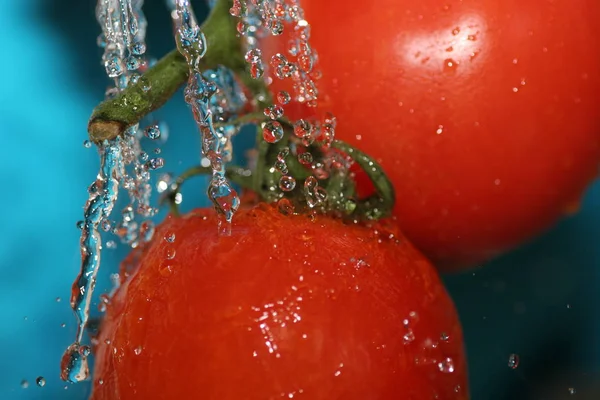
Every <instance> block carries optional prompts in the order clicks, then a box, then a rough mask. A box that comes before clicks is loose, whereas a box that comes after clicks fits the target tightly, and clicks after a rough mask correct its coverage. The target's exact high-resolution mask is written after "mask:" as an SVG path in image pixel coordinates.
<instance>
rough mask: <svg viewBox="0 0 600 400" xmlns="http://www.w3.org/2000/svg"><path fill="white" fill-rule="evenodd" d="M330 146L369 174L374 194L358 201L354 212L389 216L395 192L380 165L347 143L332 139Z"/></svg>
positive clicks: (376, 216) (369, 216)
mask: <svg viewBox="0 0 600 400" xmlns="http://www.w3.org/2000/svg"><path fill="white" fill-rule="evenodd" d="M331 146H332V147H333V148H335V149H338V150H340V151H342V152H344V153H346V154H347V155H348V156H349V157H350V158H352V159H353V160H354V161H355V162H356V163H357V164H358V165H359V166H360V167H361V168H362V169H363V171H365V173H366V174H367V175H368V176H369V179H370V180H371V182H372V183H373V186H374V187H375V191H376V194H375V195H374V196H371V197H369V198H367V199H365V200H362V201H360V202H358V203H357V208H356V210H355V213H358V215H364V216H366V217H367V218H368V219H380V218H383V217H387V216H389V215H390V214H391V213H392V210H393V209H394V203H395V201H396V193H395V191H394V186H393V185H392V182H390V180H389V179H388V177H387V176H386V174H385V172H384V171H383V168H382V167H381V165H379V164H378V163H377V162H376V161H375V160H374V159H372V158H371V157H369V156H368V155H367V154H365V153H363V152H362V151H360V150H358V149H357V148H355V147H352V146H350V145H349V144H348V143H345V142H342V141H340V140H334V141H333V143H332V145H331Z"/></svg>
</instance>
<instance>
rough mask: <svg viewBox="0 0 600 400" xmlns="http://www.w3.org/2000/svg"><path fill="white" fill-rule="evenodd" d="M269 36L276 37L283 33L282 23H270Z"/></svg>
mask: <svg viewBox="0 0 600 400" xmlns="http://www.w3.org/2000/svg"><path fill="white" fill-rule="evenodd" d="M270 30H271V34H272V35H275V36H278V35H281V34H282V33H283V23H282V22H281V21H273V22H272V23H271V29H270Z"/></svg>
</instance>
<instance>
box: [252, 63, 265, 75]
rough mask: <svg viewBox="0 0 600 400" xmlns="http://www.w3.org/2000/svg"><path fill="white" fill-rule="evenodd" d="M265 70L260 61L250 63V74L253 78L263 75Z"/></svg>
mask: <svg viewBox="0 0 600 400" xmlns="http://www.w3.org/2000/svg"><path fill="white" fill-rule="evenodd" d="M264 72H265V70H264V68H263V65H262V63H261V62H257V63H254V64H251V65H250V76H251V77H252V78H253V79H258V78H260V77H261V76H263V74H264Z"/></svg>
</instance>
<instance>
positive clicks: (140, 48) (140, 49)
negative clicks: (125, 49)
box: [131, 42, 146, 56]
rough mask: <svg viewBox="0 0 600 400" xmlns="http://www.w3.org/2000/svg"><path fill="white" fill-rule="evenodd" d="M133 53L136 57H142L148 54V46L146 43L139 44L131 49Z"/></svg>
mask: <svg viewBox="0 0 600 400" xmlns="http://www.w3.org/2000/svg"><path fill="white" fill-rule="evenodd" d="M131 52H132V53H133V54H135V55H136V56H141V55H143V54H144V53H145V52H146V44H145V43H144V42H137V43H134V45H133V46H132V47H131Z"/></svg>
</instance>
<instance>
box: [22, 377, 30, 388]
mask: <svg viewBox="0 0 600 400" xmlns="http://www.w3.org/2000/svg"><path fill="white" fill-rule="evenodd" d="M21 387H22V388H23V389H27V388H28V387H29V382H28V381H27V380H25V379H23V380H22V381H21Z"/></svg>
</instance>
